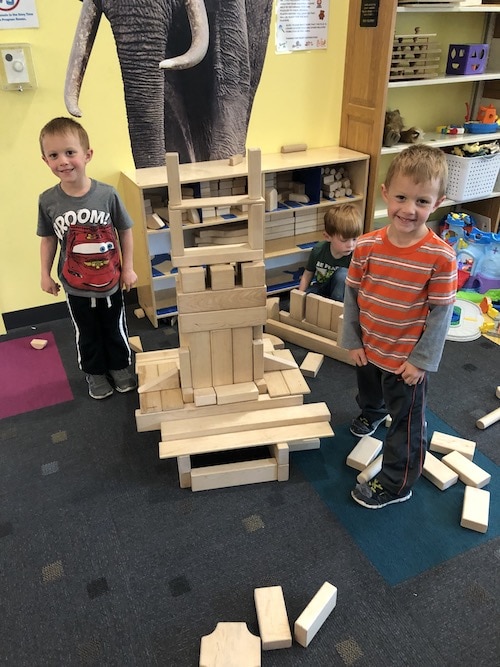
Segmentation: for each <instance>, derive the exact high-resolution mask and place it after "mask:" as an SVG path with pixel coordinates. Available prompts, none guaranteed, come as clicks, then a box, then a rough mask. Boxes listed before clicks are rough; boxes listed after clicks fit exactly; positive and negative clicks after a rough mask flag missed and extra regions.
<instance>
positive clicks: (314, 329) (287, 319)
mask: <svg viewBox="0 0 500 667" xmlns="http://www.w3.org/2000/svg"><path fill="white" fill-rule="evenodd" d="M279 321H280V322H283V323H284V324H288V325H290V326H291V327H295V328H297V329H302V330H303V331H308V332H310V333H313V334H317V335H318V336H322V337H323V338H328V339H329V340H335V341H336V340H339V338H338V334H337V333H336V332H335V331H331V330H330V329H320V327H318V326H317V325H315V324H311V323H310V322H307V321H306V320H301V321H300V322H299V320H294V319H293V318H292V317H291V315H290V313H287V312H286V311H285V310H280V315H279Z"/></svg>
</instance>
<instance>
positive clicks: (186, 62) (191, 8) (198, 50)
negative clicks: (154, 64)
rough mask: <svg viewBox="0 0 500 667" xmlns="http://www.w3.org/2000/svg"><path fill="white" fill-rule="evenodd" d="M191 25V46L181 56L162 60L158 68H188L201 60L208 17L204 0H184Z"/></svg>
mask: <svg viewBox="0 0 500 667" xmlns="http://www.w3.org/2000/svg"><path fill="white" fill-rule="evenodd" d="M184 2H185V5H186V12H187V15H188V19H189V25H190V26H191V37H192V39H191V46H190V47H189V49H188V50H187V51H186V53H184V54H183V55H181V56H176V57H175V58H168V59H167V60H162V61H161V63H160V69H189V68H190V67H194V66H195V65H197V64H198V63H199V62H201V61H202V60H203V58H204V57H205V55H206V53H207V51H208V17H207V10H206V7H205V2H204V0H184Z"/></svg>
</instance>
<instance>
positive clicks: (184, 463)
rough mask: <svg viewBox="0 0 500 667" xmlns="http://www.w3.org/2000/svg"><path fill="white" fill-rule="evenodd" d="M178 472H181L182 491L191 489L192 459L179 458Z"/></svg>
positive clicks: (187, 457)
mask: <svg viewBox="0 0 500 667" xmlns="http://www.w3.org/2000/svg"><path fill="white" fill-rule="evenodd" d="M177 470H178V471H179V486H180V487H181V489H189V488H190V487H191V457H190V456H178V457H177Z"/></svg>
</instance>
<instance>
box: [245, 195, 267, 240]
mask: <svg viewBox="0 0 500 667" xmlns="http://www.w3.org/2000/svg"><path fill="white" fill-rule="evenodd" d="M261 187H262V186H261ZM248 245H249V246H250V247H251V248H253V249H254V250H261V251H262V252H263V249H264V204H263V203H260V204H251V205H250V206H249V208H248Z"/></svg>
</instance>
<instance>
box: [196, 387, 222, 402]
mask: <svg viewBox="0 0 500 667" xmlns="http://www.w3.org/2000/svg"><path fill="white" fill-rule="evenodd" d="M193 399H194V404H195V405H196V407H201V406H204V405H215V404H216V403H217V395H216V393H215V389H214V388H213V387H200V388H199V389H195V390H194V392H193Z"/></svg>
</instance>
